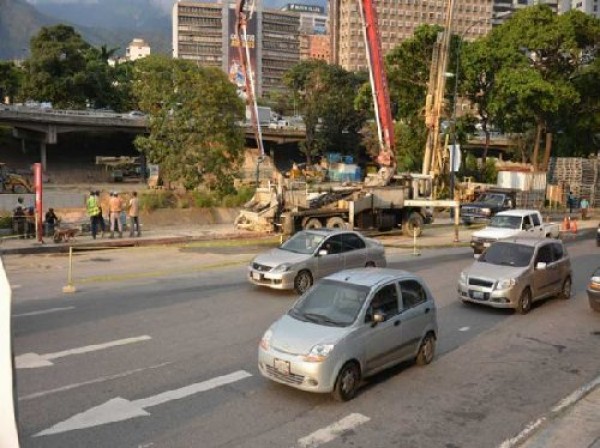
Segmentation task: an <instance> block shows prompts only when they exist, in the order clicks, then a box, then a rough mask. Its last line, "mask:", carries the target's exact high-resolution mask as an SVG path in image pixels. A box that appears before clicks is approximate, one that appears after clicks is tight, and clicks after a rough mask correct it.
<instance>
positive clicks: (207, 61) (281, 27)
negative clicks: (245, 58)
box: [173, 0, 300, 96]
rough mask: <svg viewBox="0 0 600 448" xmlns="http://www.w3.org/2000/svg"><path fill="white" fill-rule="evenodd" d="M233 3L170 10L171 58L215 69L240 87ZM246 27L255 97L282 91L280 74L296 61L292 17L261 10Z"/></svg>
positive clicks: (296, 36) (295, 18) (296, 24)
mask: <svg viewBox="0 0 600 448" xmlns="http://www.w3.org/2000/svg"><path fill="white" fill-rule="evenodd" d="M234 6H235V5H234V4H230V3H228V2H227V1H223V2H218V3H204V2H198V1H185V0H184V1H181V0H180V1H178V2H176V3H175V4H174V5H173V57H176V58H182V59H187V60H191V61H195V62H197V63H198V64H199V65H202V66H213V67H220V68H221V69H222V70H223V71H225V73H227V74H228V76H229V79H230V80H231V81H232V82H234V83H236V84H237V85H238V86H239V87H240V88H244V86H245V77H244V74H243V70H242V69H241V64H240V62H241V61H240V59H239V44H240V43H239V41H238V38H237V34H236V30H235V24H236V14H235V9H234ZM257 6H258V7H257V8H256V10H255V11H254V14H253V16H252V18H251V19H250V20H249V21H248V23H247V34H248V49H249V53H250V61H251V65H252V69H253V74H254V81H255V85H256V90H257V94H258V95H259V96H262V95H263V94H264V93H267V92H270V91H274V90H279V89H281V88H283V83H282V77H283V74H284V73H285V72H286V71H287V70H289V69H290V68H291V67H293V66H294V65H295V64H297V63H298V61H299V60H300V39H299V28H300V18H299V15H298V14H297V13H291V12H284V11H278V10H268V9H263V8H262V3H261V2H259V3H258V5H257Z"/></svg>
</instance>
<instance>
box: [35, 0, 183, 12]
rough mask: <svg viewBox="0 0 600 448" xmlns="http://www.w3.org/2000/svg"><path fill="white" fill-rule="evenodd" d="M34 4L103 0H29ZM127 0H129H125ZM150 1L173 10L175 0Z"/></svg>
mask: <svg viewBox="0 0 600 448" xmlns="http://www.w3.org/2000/svg"><path fill="white" fill-rule="evenodd" d="M27 1H28V2H29V3H32V4H34V5H35V4H48V3H101V2H102V0H27ZM124 1H127V0H124ZM147 1H148V3H153V4H155V5H157V6H159V7H160V8H161V9H162V10H163V11H171V8H172V7H173V3H174V0H147Z"/></svg>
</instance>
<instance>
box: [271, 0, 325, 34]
mask: <svg viewBox="0 0 600 448" xmlns="http://www.w3.org/2000/svg"><path fill="white" fill-rule="evenodd" d="M281 10H282V11H287V12H295V13H298V14H299V15H300V33H301V34H327V31H328V28H329V24H328V19H327V13H326V12H325V8H323V7H322V6H317V5H304V4H300V3H288V4H287V5H285V6H284V7H283V8H281Z"/></svg>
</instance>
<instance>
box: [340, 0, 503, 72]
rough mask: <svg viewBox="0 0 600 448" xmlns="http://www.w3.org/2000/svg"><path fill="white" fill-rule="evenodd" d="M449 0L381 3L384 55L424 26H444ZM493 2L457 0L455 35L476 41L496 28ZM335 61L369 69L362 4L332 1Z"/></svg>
mask: <svg viewBox="0 0 600 448" xmlns="http://www.w3.org/2000/svg"><path fill="white" fill-rule="evenodd" d="M446 10H447V1H445V0H380V1H378V2H377V15H378V25H379V32H380V39H381V46H382V50H383V53H384V54H385V53H387V52H388V51H390V50H391V49H393V48H394V47H395V46H396V45H398V44H400V43H401V42H403V41H404V40H406V39H408V38H411V37H412V36H413V34H414V31H415V29H416V28H417V27H418V26H419V25H421V24H430V25H440V26H442V27H443V26H444V22H445V18H446ZM492 10H493V0H456V4H455V9H454V13H453V23H454V26H455V28H454V29H453V30H452V33H453V34H458V35H463V36H464V38H465V39H468V40H472V39H475V38H478V37H480V36H483V35H485V34H487V33H488V32H489V30H490V29H491V27H492ZM329 20H330V27H331V58H332V62H334V63H336V64H339V65H341V66H342V67H344V68H345V69H346V70H351V71H356V70H364V69H366V68H367V60H366V50H365V43H364V37H363V32H362V24H361V19H360V13H359V10H358V4H357V2H356V1H354V0H331V3H330V19H329Z"/></svg>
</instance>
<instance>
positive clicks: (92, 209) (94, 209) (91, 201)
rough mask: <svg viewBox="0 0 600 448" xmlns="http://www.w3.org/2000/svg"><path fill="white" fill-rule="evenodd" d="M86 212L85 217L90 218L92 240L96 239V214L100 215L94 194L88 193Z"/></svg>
mask: <svg viewBox="0 0 600 448" xmlns="http://www.w3.org/2000/svg"><path fill="white" fill-rule="evenodd" d="M85 206H86V211H87V215H88V216H89V218H90V227H91V229H90V230H91V232H92V238H93V239H96V234H97V233H98V218H97V216H98V213H100V208H99V207H98V199H97V198H96V192H94V191H90V196H89V197H88V198H87V201H86V204H85Z"/></svg>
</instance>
